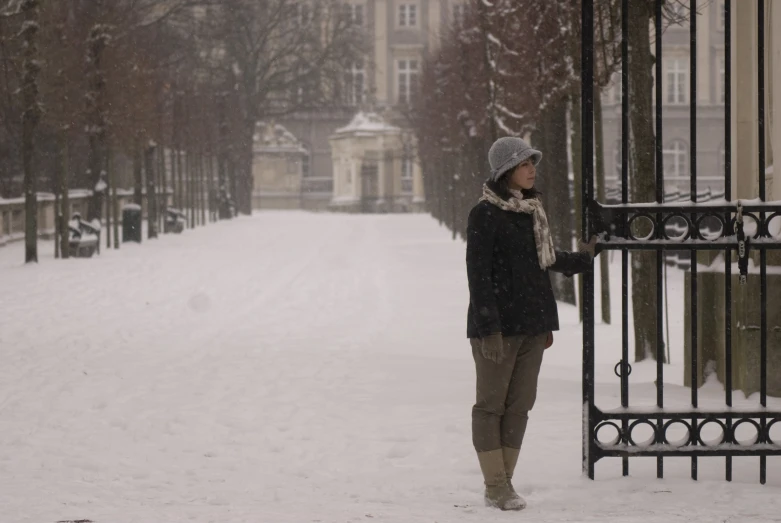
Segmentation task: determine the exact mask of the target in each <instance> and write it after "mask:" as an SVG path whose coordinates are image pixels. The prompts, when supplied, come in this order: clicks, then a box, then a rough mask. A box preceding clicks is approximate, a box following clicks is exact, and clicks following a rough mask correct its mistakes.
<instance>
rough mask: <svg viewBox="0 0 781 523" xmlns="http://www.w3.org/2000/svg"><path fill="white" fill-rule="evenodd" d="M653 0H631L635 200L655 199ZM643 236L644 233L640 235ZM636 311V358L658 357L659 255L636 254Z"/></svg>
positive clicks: (633, 306)
mask: <svg viewBox="0 0 781 523" xmlns="http://www.w3.org/2000/svg"><path fill="white" fill-rule="evenodd" d="M652 15H653V2H629V13H628V16H629V24H630V25H629V49H630V57H629V87H630V90H631V93H630V99H631V101H632V115H631V116H632V117H631V126H632V138H633V147H632V148H631V160H632V165H633V166H634V169H633V170H632V171H630V175H631V176H632V180H631V189H632V203H642V202H652V201H654V197H655V194H654V193H655V191H654V167H655V158H654V150H655V149H654V146H655V137H654V129H653V121H654V117H653V105H652V103H651V97H652V84H653V76H652V69H653V65H654V57H653V55H652V54H651V35H650V32H649V30H648V23H649V20H650V19H651V16H652ZM638 236H640V234H638ZM631 295H632V312H633V314H634V327H635V329H634V330H635V361H641V360H644V359H645V358H649V357H650V358H654V359H655V358H656V346H657V338H656V254H655V253H654V252H653V251H648V252H644V251H635V252H633V253H632V294H631Z"/></svg>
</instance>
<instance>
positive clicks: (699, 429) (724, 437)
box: [697, 418, 728, 447]
mask: <svg viewBox="0 0 781 523" xmlns="http://www.w3.org/2000/svg"><path fill="white" fill-rule="evenodd" d="M709 423H715V424H716V425H718V426H719V427H720V428H721V438H720V439H719V440H718V442H717V440H712V441H705V440H703V439H702V428H703V427H705V426H706V425H708V424H709ZM727 432H728V431H727V424H726V423H724V422H723V421H721V420H720V419H716V418H708V419H705V420H703V422H702V423H700V424H699V425H698V426H697V441H698V442H699V443H700V445H702V446H704V447H717V446H719V445H722V444H724V443H726V442H727Z"/></svg>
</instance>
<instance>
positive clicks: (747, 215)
mask: <svg viewBox="0 0 781 523" xmlns="http://www.w3.org/2000/svg"><path fill="white" fill-rule="evenodd" d="M746 218H749V219H751V220H752V221H753V222H754V224H755V225H756V227H757V230H756V232H755V233H754V234H751V235H750V234H749V233H748V231H746V225H748V224H747V223H746ZM763 226H764V224H763V223H762V222H760V221H759V218H758V217H757V216H756V215H755V214H754V213H750V212H745V211H744V212H743V230H744V231H745V232H746V238H751V239H752V240H756V239H758V238H759V237H760V236H761V235H762V231H763V229H764V227H763Z"/></svg>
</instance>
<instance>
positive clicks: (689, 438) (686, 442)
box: [662, 419, 694, 448]
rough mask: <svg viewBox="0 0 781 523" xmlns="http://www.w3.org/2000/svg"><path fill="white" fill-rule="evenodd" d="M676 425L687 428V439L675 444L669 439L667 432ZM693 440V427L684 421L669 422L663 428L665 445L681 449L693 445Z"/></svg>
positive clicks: (672, 420)
mask: <svg viewBox="0 0 781 523" xmlns="http://www.w3.org/2000/svg"><path fill="white" fill-rule="evenodd" d="M676 423H678V424H680V425H683V426H684V427H686V437H685V438H681V439H680V440H677V441H674V442H673V441H670V438H668V437H667V431H668V430H669V428H670V427H672V426H673V425H675V424H676ZM693 440H694V438H692V427H691V425H689V424H688V423H687V422H686V421H684V420H682V419H671V420H670V421H668V422H667V423H665V424H664V425H663V426H662V441H664V443H666V444H667V445H670V446H673V447H675V448H681V447H685V446H686V445H689V444H691V442H692V441H693Z"/></svg>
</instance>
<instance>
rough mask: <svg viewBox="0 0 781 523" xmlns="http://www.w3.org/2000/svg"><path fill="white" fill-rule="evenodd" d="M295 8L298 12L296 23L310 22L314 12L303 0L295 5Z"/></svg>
mask: <svg viewBox="0 0 781 523" xmlns="http://www.w3.org/2000/svg"><path fill="white" fill-rule="evenodd" d="M296 10H297V12H298V13H297V14H298V24H299V25H302V26H304V25H309V23H310V22H312V20H313V19H314V13H313V12H312V9H311V8H310V7H309V6H308V5H307V4H306V3H304V2H302V3H300V4H297V5H296Z"/></svg>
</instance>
